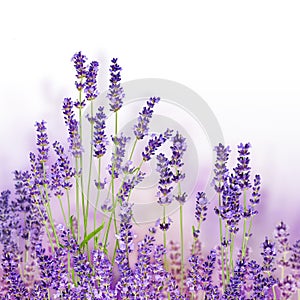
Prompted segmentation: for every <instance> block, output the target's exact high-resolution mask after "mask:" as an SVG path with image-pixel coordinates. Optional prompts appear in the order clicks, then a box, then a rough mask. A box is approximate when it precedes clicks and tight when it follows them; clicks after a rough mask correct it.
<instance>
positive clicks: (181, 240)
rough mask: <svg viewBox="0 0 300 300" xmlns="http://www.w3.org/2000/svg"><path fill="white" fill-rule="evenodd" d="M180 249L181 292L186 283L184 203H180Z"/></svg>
mask: <svg viewBox="0 0 300 300" xmlns="http://www.w3.org/2000/svg"><path fill="white" fill-rule="evenodd" d="M179 212H180V251H181V253H180V254H181V281H180V283H181V286H180V287H181V292H182V291H183V285H184V239H183V205H182V204H180V208H179Z"/></svg>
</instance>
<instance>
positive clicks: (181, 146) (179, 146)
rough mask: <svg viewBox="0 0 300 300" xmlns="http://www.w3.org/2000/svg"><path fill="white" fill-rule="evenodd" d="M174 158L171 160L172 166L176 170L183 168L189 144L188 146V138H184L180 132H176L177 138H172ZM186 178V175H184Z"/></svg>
mask: <svg viewBox="0 0 300 300" xmlns="http://www.w3.org/2000/svg"><path fill="white" fill-rule="evenodd" d="M172 142H173V144H172V146H171V150H172V157H171V160H170V165H171V166H172V167H174V168H176V169H178V168H180V167H182V166H183V161H182V158H183V154H184V152H185V151H186V148H187V144H186V138H185V137H183V136H182V135H181V134H180V133H179V132H178V131H177V132H176V134H175V136H174V137H172ZM182 176H183V177H184V175H182ZM177 177H179V178H176V180H175V181H176V182H177V181H178V180H180V179H181V178H180V176H178V175H177Z"/></svg>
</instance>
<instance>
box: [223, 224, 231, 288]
mask: <svg viewBox="0 0 300 300" xmlns="http://www.w3.org/2000/svg"><path fill="white" fill-rule="evenodd" d="M225 227H226V228H225V230H226V233H225V236H226V241H228V240H229V230H228V226H227V225H225ZM224 252H225V262H226V283H227V284H229V279H230V266H229V259H228V244H227V243H226V249H224Z"/></svg>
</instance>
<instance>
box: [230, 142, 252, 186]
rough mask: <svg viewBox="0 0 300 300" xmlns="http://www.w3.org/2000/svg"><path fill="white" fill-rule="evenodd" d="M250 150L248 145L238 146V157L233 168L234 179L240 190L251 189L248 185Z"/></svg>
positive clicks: (249, 184)
mask: <svg viewBox="0 0 300 300" xmlns="http://www.w3.org/2000/svg"><path fill="white" fill-rule="evenodd" d="M250 148H251V145H250V143H246V144H245V145H243V144H242V143H241V144H240V145H239V146H238V149H239V150H238V152H239V157H238V159H237V160H238V164H237V167H236V168H234V171H235V174H236V178H237V180H238V182H239V185H240V188H241V189H242V190H244V189H248V188H250V187H251V183H250V169H251V168H250V167H249V163H250V158H249V155H250V151H249V149H250Z"/></svg>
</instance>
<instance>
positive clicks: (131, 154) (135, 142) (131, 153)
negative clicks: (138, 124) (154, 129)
mask: <svg viewBox="0 0 300 300" xmlns="http://www.w3.org/2000/svg"><path fill="white" fill-rule="evenodd" d="M137 141H138V139H137V138H135V141H134V143H133V146H132V149H131V152H130V156H129V160H131V159H132V156H133V153H134V150H135V147H136V144H137Z"/></svg>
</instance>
